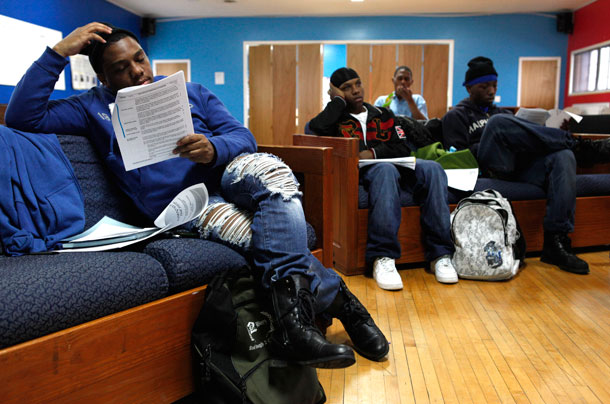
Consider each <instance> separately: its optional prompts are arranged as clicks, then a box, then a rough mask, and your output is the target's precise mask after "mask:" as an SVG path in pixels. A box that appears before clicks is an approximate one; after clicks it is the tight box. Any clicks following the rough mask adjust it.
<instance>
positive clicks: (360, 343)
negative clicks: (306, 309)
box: [326, 281, 390, 361]
mask: <svg viewBox="0 0 610 404" xmlns="http://www.w3.org/2000/svg"><path fill="white" fill-rule="evenodd" d="M326 312H327V313H328V314H330V315H332V316H333V317H336V318H338V319H339V320H340V321H341V323H343V327H344V328H345V331H347V334H348V335H349V337H350V338H351V340H352V343H353V344H354V349H355V350H356V352H358V353H359V354H360V355H362V356H364V357H365V358H367V359H370V360H373V361H380V360H381V359H383V358H384V357H385V356H386V355H387V354H388V352H389V350H390V345H389V344H388V340H387V339H386V338H385V336H384V335H383V333H382V332H381V330H380V329H379V328H378V327H377V325H376V324H375V322H374V321H373V319H372V318H371V315H370V314H369V312H368V311H367V309H366V308H365V307H364V306H363V305H362V303H360V301H359V300H358V298H357V297H356V296H354V295H353V294H352V292H350V291H349V289H348V288H347V285H345V283H344V282H343V281H341V286H340V288H339V292H338V293H337V297H335V300H334V301H333V303H332V304H331V305H330V307H329V308H328V310H326Z"/></svg>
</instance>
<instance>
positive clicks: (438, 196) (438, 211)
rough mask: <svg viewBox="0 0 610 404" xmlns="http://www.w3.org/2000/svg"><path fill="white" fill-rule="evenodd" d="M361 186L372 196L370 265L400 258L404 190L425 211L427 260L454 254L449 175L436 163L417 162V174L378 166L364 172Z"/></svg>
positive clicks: (369, 228)
mask: <svg viewBox="0 0 610 404" xmlns="http://www.w3.org/2000/svg"><path fill="white" fill-rule="evenodd" d="M360 184H362V185H363V186H364V188H365V189H366V190H367V191H368V193H369V221H368V238H367V244H366V254H365V257H366V262H367V263H368V264H371V263H372V262H373V261H374V260H375V258H378V257H390V258H394V259H397V258H400V243H399V241H398V228H399V227H400V220H401V206H400V189H401V188H402V189H403V190H405V191H407V192H411V193H412V194H413V198H414V200H415V201H416V202H417V203H418V204H419V205H420V207H421V227H422V233H423V234H422V241H423V243H424V247H425V250H426V259H427V260H428V261H432V260H434V259H436V258H438V257H440V256H441V255H445V254H453V250H454V248H453V242H452V240H451V233H450V219H449V206H448V205H447V175H446V174H445V171H444V170H443V168H442V167H441V166H440V164H438V163H436V162H434V161H428V160H417V164H416V165H415V170H410V169H407V168H397V167H396V166H395V165H393V164H390V163H376V164H371V165H370V166H366V167H363V168H362V169H361V170H360Z"/></svg>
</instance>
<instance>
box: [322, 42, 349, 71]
mask: <svg viewBox="0 0 610 404" xmlns="http://www.w3.org/2000/svg"><path fill="white" fill-rule="evenodd" d="M323 63H324V77H328V78H330V76H332V74H333V72H334V71H335V70H337V69H339V68H341V67H343V66H345V65H346V64H347V46H346V45H334V44H332V45H331V44H327V45H324V59H323Z"/></svg>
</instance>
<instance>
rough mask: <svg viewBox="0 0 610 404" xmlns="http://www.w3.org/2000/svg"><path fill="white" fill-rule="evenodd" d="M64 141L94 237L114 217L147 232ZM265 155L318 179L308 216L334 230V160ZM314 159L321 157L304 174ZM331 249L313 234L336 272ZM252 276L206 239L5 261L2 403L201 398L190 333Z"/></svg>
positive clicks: (95, 165)
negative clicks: (227, 281)
mask: <svg viewBox="0 0 610 404" xmlns="http://www.w3.org/2000/svg"><path fill="white" fill-rule="evenodd" d="M57 137H58V139H59V142H60V144H61V146H62V149H63V150H64V153H65V154H66V156H67V157H68V159H69V160H70V163H71V165H72V167H73V169H74V172H75V174H76V177H77V179H78V181H79V183H80V186H81V189H82V192H83V196H84V203H85V204H84V208H85V220H86V224H85V228H88V227H90V226H91V225H93V224H95V223H96V222H97V221H98V220H99V219H100V218H101V217H102V216H104V215H107V216H110V217H113V218H115V219H117V220H120V221H123V222H126V223H132V224H136V225H143V224H144V223H143V218H142V217H141V216H140V215H139V214H138V212H137V211H136V210H135V209H134V207H133V206H132V204H131V202H130V201H129V200H127V199H126V198H125V197H124V196H123V194H122V193H121V192H120V191H119V190H118V188H117V187H116V185H115V184H114V183H113V181H112V180H111V179H110V177H109V175H108V173H107V172H106V170H105V169H104V167H103V166H102V164H101V162H100V160H99V158H98V156H97V155H96V153H95V151H94V149H93V148H92V146H91V144H90V142H89V141H88V139H87V138H86V137H81V136H66V135H58V136H57ZM261 149H262V150H263V151H266V152H271V153H276V154H278V155H280V156H281V157H283V158H284V159H285V160H286V161H287V163H288V164H289V165H290V164H291V159H292V158H293V157H294V156H300V157H299V158H298V159H296V160H295V164H296V165H297V166H299V167H300V168H303V166H305V165H307V164H309V165H310V166H311V167H310V168H312V169H313V174H311V173H308V169H307V168H306V169H304V170H303V171H305V174H303V175H304V177H303V176H302V177H301V178H302V180H304V181H305V184H304V185H305V186H306V188H308V190H310V193H311V194H312V195H313V197H314V198H313V199H312V198H309V199H308V198H307V190H306V191H305V192H306V195H305V197H304V204H305V206H307V211H306V214H307V212H315V211H318V212H319V213H320V217H312V218H311V219H312V223H313V224H314V226H318V227H319V226H321V225H323V224H324V222H325V219H324V218H322V217H321V216H322V214H328V212H329V211H328V209H327V208H324V209H323V208H322V203H323V202H324V201H323V200H321V199H319V198H317V195H318V194H321V193H324V191H316V189H321V187H322V186H324V184H328V182H327V181H326V182H324V181H320V182H319V183H318V181H317V179H318V178H317V177H318V176H319V175H321V174H323V175H327V176H328V175H330V166H329V165H327V166H324V167H320V164H321V163H323V162H326V164H328V162H329V161H330V149H323V148H317V149H316V148H294V147H284V148H282V147H261ZM308 153H312V154H313V155H315V156H317V157H315V158H313V160H310V161H308V162H307V164H305V163H302V164H301V163H300V162H301V161H302V160H305V159H306V158H305V156H307V155H308ZM311 161H313V163H312V162H311ZM317 163H320V164H317ZM309 171H310V172H311V171H312V170H309ZM40 175H46V173H40ZM310 175H313V177H312V178H314V179H315V180H316V181H315V182H316V184H309V182H314V181H308V176H310ZM307 185H309V186H307ZM314 185H316V186H314ZM318 203H319V204H320V205H319V206H318V207H317V209H316V208H315V206H314V204H318ZM326 205H328V206H330V205H329V204H328V203H327V204H326ZM312 216H315V215H313V214H312ZM308 219H309V216H308ZM325 238H326V239H327V240H326V241H325V240H324V239H325ZM330 240H331V236H330V234H327V233H324V229H321V228H314V227H312V226H311V225H308V242H309V246H310V249H311V250H312V251H313V252H314V255H316V256H317V257H318V258H320V259H321V260H322V261H323V262H325V261H326V264H330V262H328V257H329V256H328V257H327V258H326V259H325V258H324V251H323V246H324V244H325V243H326V244H327V246H326V248H327V250H328V251H330V248H329V247H328V243H329V242H330ZM244 266H248V260H247V257H244V256H242V255H240V254H239V253H237V252H236V251H234V250H233V249H231V248H229V247H227V246H225V245H222V244H219V243H215V242H212V241H207V240H201V239H198V238H173V237H167V238H163V237H160V238H156V239H152V241H149V240H146V241H144V242H142V243H139V244H135V245H133V246H130V247H128V249H127V250H120V251H105V252H83V253H65V254H64V253H62V254H58V253H55V254H35V255H25V256H19V257H8V256H5V255H0V369H1V370H0V375H1V376H2V380H3V383H1V384H0V385H2V387H0V402H2V403H9V402H15V403H21V402H49V401H53V400H59V401H70V402H80V401H81V400H82V401H85V400H88V399H91V398H92V397H95V400H96V401H103V402H106V401H111V400H112V399H116V398H117V397H120V400H119V401H122V402H159V401H163V402H173V401H176V400H178V399H180V398H181V397H183V396H185V395H187V394H189V393H190V392H191V391H192V380H191V371H190V351H189V337H190V329H191V326H192V324H193V322H194V320H195V316H196V315H197V313H198V311H199V308H200V307H201V304H202V299H203V293H202V292H203V291H204V290H205V284H206V283H208V281H209V280H210V279H211V278H212V277H213V276H214V275H215V274H217V273H219V272H221V271H227V270H231V269H236V268H240V267H244Z"/></svg>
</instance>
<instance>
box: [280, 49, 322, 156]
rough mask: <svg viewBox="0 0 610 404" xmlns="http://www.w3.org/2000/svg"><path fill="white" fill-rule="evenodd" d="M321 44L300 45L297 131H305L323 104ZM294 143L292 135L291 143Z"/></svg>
mask: <svg viewBox="0 0 610 404" xmlns="http://www.w3.org/2000/svg"><path fill="white" fill-rule="evenodd" d="M320 47H321V44H312V45H298V54H299V57H298V59H299V61H298V78H297V89H298V90H297V108H298V125H297V133H305V131H304V129H305V124H306V123H307V122H309V120H310V119H312V118H313V117H315V116H316V115H317V114H318V113H319V112H320V111H321V110H322V108H323V106H322V76H323V74H324V73H323V64H322V55H321V53H320ZM289 144H292V136H291V139H290V143H289Z"/></svg>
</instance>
